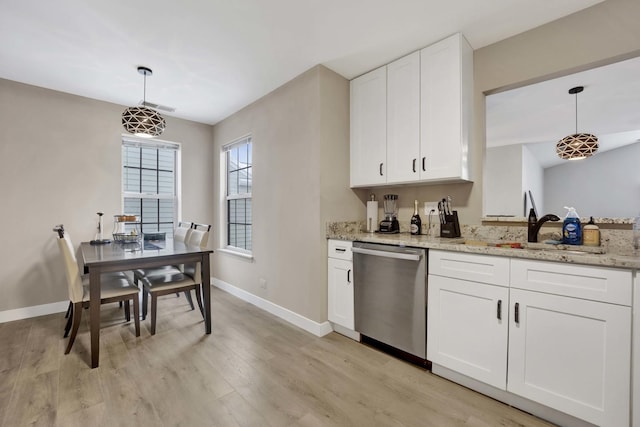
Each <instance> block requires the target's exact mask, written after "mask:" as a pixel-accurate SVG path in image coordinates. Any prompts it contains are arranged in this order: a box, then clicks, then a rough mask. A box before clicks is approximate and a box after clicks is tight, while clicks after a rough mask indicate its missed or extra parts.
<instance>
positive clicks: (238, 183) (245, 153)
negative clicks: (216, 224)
mask: <svg viewBox="0 0 640 427" xmlns="http://www.w3.org/2000/svg"><path fill="white" fill-rule="evenodd" d="M223 150H224V152H225V165H226V167H225V170H226V172H225V174H226V177H225V182H226V197H225V199H226V200H225V201H226V211H227V212H226V217H227V242H226V243H227V247H230V248H231V249H238V250H239V251H240V252H246V253H250V252H251V248H252V246H251V183H252V177H251V175H252V173H251V171H252V157H251V137H250V136H248V137H244V138H242V139H239V140H237V141H235V142H233V143H231V144H229V145H227V146H225V147H224V148H223Z"/></svg>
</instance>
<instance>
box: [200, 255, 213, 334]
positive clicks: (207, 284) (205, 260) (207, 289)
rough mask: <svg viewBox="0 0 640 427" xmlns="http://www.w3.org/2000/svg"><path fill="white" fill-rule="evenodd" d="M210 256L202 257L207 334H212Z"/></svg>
mask: <svg viewBox="0 0 640 427" xmlns="http://www.w3.org/2000/svg"><path fill="white" fill-rule="evenodd" d="M209 270H210V269H209V254H204V255H203V256H202V300H203V301H202V302H203V303H204V324H205V331H206V333H207V334H210V333H211V273H210V271H209Z"/></svg>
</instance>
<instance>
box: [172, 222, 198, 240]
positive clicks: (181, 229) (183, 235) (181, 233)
mask: <svg viewBox="0 0 640 427" xmlns="http://www.w3.org/2000/svg"><path fill="white" fill-rule="evenodd" d="M192 227H193V223H191V222H183V221H180V222H178V226H177V227H176V229H175V230H173V241H174V242H182V243H184V242H185V240H186V239H187V238H188V237H189V234H190V233H191V228H192Z"/></svg>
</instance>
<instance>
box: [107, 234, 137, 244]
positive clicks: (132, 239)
mask: <svg viewBox="0 0 640 427" xmlns="http://www.w3.org/2000/svg"><path fill="white" fill-rule="evenodd" d="M141 240H142V234H131V233H113V241H114V242H118V243H138V242H140V241H141Z"/></svg>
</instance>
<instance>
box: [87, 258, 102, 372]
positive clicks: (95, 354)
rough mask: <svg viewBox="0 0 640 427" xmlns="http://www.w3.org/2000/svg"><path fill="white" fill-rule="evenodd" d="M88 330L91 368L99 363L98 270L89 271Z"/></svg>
mask: <svg viewBox="0 0 640 427" xmlns="http://www.w3.org/2000/svg"><path fill="white" fill-rule="evenodd" d="M89 298H90V303H89V330H90V331H91V367H92V368H97V367H98V365H99V363H100V270H99V269H97V268H90V269H89Z"/></svg>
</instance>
